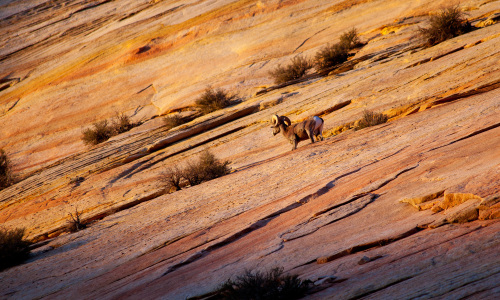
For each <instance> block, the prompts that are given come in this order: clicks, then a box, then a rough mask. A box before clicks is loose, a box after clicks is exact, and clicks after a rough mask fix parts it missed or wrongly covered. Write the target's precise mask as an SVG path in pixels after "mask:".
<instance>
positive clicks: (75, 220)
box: [68, 209, 87, 232]
mask: <svg viewBox="0 0 500 300" xmlns="http://www.w3.org/2000/svg"><path fill="white" fill-rule="evenodd" d="M81 215H82V213H81V212H79V211H78V209H75V214H74V215H73V214H72V213H69V217H70V219H69V220H68V229H69V231H71V232H77V231H80V230H82V229H85V228H87V225H86V224H85V223H83V221H82V219H81V218H80V216H81Z"/></svg>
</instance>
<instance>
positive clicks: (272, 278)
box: [218, 268, 309, 300]
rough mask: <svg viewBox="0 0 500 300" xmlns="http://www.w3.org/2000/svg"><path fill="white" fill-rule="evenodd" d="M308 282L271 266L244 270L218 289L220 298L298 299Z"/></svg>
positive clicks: (307, 286)
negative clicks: (255, 269) (252, 270)
mask: <svg viewBox="0 0 500 300" xmlns="http://www.w3.org/2000/svg"><path fill="white" fill-rule="evenodd" d="M308 290H309V284H308V283H307V282H304V281H302V280H300V279H299V278H298V276H297V275H284V274H283V268H273V269H271V270H270V271H268V272H265V273H263V272H259V271H256V272H253V273H252V272H251V271H248V270H247V271H246V272H245V274H244V275H242V276H238V277H237V278H236V280H234V281H233V280H228V281H227V282H226V283H224V284H223V285H222V286H221V288H220V289H219V293H218V295H219V296H220V297H221V298H222V299H235V300H236V299H238V300H245V299H262V300H267V299H269V300H275V299H283V300H285V299H286V300H288V299H299V298H302V297H303V296H305V295H306V292H307V291H308Z"/></svg>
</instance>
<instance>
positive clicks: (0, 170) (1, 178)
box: [0, 149, 13, 190]
mask: <svg viewBox="0 0 500 300" xmlns="http://www.w3.org/2000/svg"><path fill="white" fill-rule="evenodd" d="M12 183H13V179H12V171H11V167H10V161H9V158H8V157H7V154H6V153H5V151H4V150H3V149H0V190H3V189H4V188H6V187H8V186H10V185H11V184H12Z"/></svg>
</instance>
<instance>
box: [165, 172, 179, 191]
mask: <svg viewBox="0 0 500 300" xmlns="http://www.w3.org/2000/svg"><path fill="white" fill-rule="evenodd" d="M183 176H184V174H183V171H182V170H181V169H179V168H178V167H173V168H168V169H167V170H166V171H165V172H163V174H162V177H163V181H164V182H165V185H166V187H167V189H168V190H172V189H174V190H176V191H178V190H180V189H181V181H182V178H183Z"/></svg>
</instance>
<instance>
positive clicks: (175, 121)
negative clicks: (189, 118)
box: [163, 114, 186, 130]
mask: <svg viewBox="0 0 500 300" xmlns="http://www.w3.org/2000/svg"><path fill="white" fill-rule="evenodd" d="M163 122H164V123H165V127H166V128H167V129H168V130H170V129H172V128H175V127H177V126H180V125H182V124H184V123H186V122H185V120H184V119H183V118H181V116H180V115H178V114H175V115H171V116H167V117H165V118H163Z"/></svg>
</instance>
